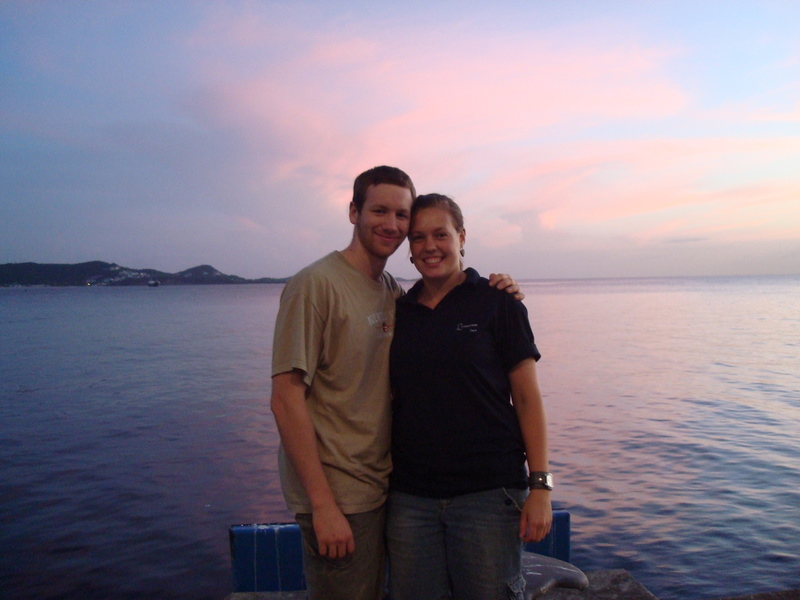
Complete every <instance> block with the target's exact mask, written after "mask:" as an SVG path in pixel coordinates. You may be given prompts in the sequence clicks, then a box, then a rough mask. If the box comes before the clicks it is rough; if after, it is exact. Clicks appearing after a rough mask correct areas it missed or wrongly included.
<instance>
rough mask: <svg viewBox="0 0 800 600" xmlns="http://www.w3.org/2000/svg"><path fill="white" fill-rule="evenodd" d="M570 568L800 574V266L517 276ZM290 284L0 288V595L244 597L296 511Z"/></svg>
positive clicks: (710, 583) (777, 577) (675, 578)
mask: <svg viewBox="0 0 800 600" xmlns="http://www.w3.org/2000/svg"><path fill="white" fill-rule="evenodd" d="M524 290H525V292H526V294H527V298H526V300H525V303H526V305H527V306H528V309H529V313H530V316H531V323H532V326H533V330H534V333H535V335H536V340H537V345H538V346H539V348H540V350H541V351H542V354H543V359H542V361H541V362H540V363H539V366H538V370H539V377H540V384H541V387H542V390H543V392H544V396H545V403H546V407H547V412H548V422H549V435H550V453H551V467H552V470H553V471H554V473H555V477H556V486H557V487H556V492H554V500H555V501H556V503H557V504H558V505H559V506H562V507H565V508H567V509H569V510H570V512H571V513H572V532H573V536H572V548H573V562H574V563H575V564H576V565H577V566H579V567H580V568H582V569H584V570H587V571H591V570H596V569H619V568H622V569H627V570H628V571H629V572H631V573H632V574H633V576H634V577H636V578H637V580H639V581H640V582H641V583H643V584H644V585H645V586H646V587H647V588H648V589H649V590H650V591H652V592H653V593H654V594H656V595H657V596H658V597H660V598H661V599H662V600H678V599H685V598H694V599H697V600H702V599H706V598H718V597H722V596H733V595H741V594H747V593H755V592H761V591H768V590H781V589H793V588H800V363H799V362H798V357H799V355H800V277H763V278H756V277H742V278H688V279H680V278H678V279H635V280H631V279H627V280H584V281H537V282H527V283H525V284H524ZM280 291H281V286H280V285H246V286H219V287H215V286H201V287H160V288H154V289H153V288H28V289H25V288H15V289H0V598H4V599H17V598H20V599H21V598H34V597H35V598H63V599H72V598H74V599H83V600H85V599H93V598H98V599H99V598H116V599H124V598H142V597H157V598H165V599H169V598H192V599H209V600H212V599H213V600H220V599H221V598H224V597H225V596H226V595H227V594H228V593H230V591H231V580H230V558H229V545H228V527H229V526H230V525H231V524H235V523H254V522H270V521H284V520H290V518H291V516H290V515H289V514H288V513H287V511H286V509H285V507H284V505H283V500H282V498H281V495H280V487H279V482H278V477H277V467H276V460H275V451H276V447H277V435H276V432H275V425H274V422H273V420H272V417H271V414H270V412H269V407H268V398H269V393H270V388H269V364H270V359H271V349H270V346H271V339H272V327H273V321H274V317H275V313H276V310H277V305H278V299H279V294H280Z"/></svg>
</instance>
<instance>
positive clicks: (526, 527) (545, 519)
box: [519, 490, 553, 542]
mask: <svg viewBox="0 0 800 600" xmlns="http://www.w3.org/2000/svg"><path fill="white" fill-rule="evenodd" d="M552 523H553V507H552V505H551V503H550V492H549V491H547V490H531V492H530V494H528V498H527V499H526V500H525V505H524V506H523V507H522V516H521V517H520V519H519V537H520V539H522V541H523V542H541V541H542V540H543V539H544V537H545V536H546V535H547V534H548V532H549V531H550V525H551V524H552Z"/></svg>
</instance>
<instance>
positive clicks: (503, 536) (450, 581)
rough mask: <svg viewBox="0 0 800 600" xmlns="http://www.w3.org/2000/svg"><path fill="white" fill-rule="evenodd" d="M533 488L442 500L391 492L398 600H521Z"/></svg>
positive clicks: (392, 585) (393, 580) (392, 564)
mask: <svg viewBox="0 0 800 600" xmlns="http://www.w3.org/2000/svg"><path fill="white" fill-rule="evenodd" d="M526 496H527V491H525V490H513V489H504V488H500V489H494V490H488V491H485V492H478V493H475V494H465V495H463V496H456V497H454V498H447V499H436V498H424V497H421V496H413V495H410V494H404V493H402V492H392V493H391V494H390V495H389V512H388V515H387V521H386V540H387V543H388V550H389V589H390V591H391V597H392V600H442V599H445V598H453V600H495V599H496V600H501V599H502V600H507V599H514V600H517V599H519V600H521V599H522V598H523V593H524V591H525V580H524V579H523V577H522V574H521V565H520V563H521V560H522V542H521V540H520V538H519V519H520V515H521V507H522V505H523V504H524V502H525V497H526Z"/></svg>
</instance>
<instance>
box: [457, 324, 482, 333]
mask: <svg viewBox="0 0 800 600" xmlns="http://www.w3.org/2000/svg"><path fill="white" fill-rule="evenodd" d="M456 331H466V332H468V333H478V324H477V323H470V324H469V325H468V324H466V323H459V324H458V325H456Z"/></svg>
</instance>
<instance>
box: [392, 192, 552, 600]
mask: <svg viewBox="0 0 800 600" xmlns="http://www.w3.org/2000/svg"><path fill="white" fill-rule="evenodd" d="M465 241H466V231H465V230H464V223H463V217H462V215H461V210H460V209H459V208H458V205H457V204H456V203H455V202H453V201H452V200H451V199H450V198H448V197H446V196H442V195H440V194H428V195H424V196H419V197H418V198H417V199H416V200H415V201H414V204H413V206H412V209H411V228H410V230H409V242H410V246H411V262H412V263H413V264H414V266H415V267H416V268H417V270H418V271H419V272H420V274H421V275H422V280H421V281H419V282H417V284H416V285H414V287H413V288H412V289H411V290H410V291H409V293H408V294H407V295H406V296H404V297H403V298H400V299H399V300H398V303H397V320H396V330H395V334H394V339H393V341H392V348H391V359H390V365H391V384H392V393H393V405H392V412H393V414H392V419H393V425H392V460H393V464H394V470H393V472H392V476H391V484H390V496H389V513H388V523H387V541H388V545H389V560H390V587H391V597H392V599H393V600H424V599H427V598H430V599H436V600H438V599H440V598H451V597H452V598H453V599H454V600H471V599H473V598H474V599H475V600H491V599H493V598H498V599H499V598H504V599H505V598H522V597H523V595H522V594H523V590H524V580H523V579H522V576H521V572H520V561H521V551H522V542H526V541H539V540H541V539H542V538H543V537H544V536H545V535H547V532H548V531H549V530H550V524H551V520H552V511H551V506H550V490H551V489H552V483H551V481H552V478H551V476H550V474H549V473H548V472H547V471H548V460H547V434H546V424H545V416H544V408H543V403H542V398H541V394H540V392H539V387H538V383H537V379H536V360H538V359H539V357H540V354H539V352H538V350H537V349H536V346H535V344H534V340H533V333H532V332H531V329H530V325H529V323H528V317H527V311H526V310H525V307H524V306H523V304H522V303H520V302H518V301H516V300H514V299H513V298H511V297H509V296H508V294H505V293H503V292H498V291H497V290H495V289H493V288H490V287H489V285H488V282H487V280H486V279H483V278H481V277H480V276H479V275H478V273H477V272H476V271H475V270H474V269H467V270H466V271H464V270H462V264H461V257H462V256H463V255H464V242H465ZM509 399H511V400H512V401H509ZM526 462H527V471H529V472H530V474H531V475H530V477H528V474H527V472H526V468H525V467H526ZM529 487H530V492H528V489H529Z"/></svg>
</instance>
